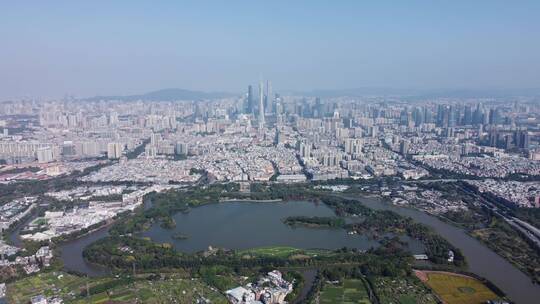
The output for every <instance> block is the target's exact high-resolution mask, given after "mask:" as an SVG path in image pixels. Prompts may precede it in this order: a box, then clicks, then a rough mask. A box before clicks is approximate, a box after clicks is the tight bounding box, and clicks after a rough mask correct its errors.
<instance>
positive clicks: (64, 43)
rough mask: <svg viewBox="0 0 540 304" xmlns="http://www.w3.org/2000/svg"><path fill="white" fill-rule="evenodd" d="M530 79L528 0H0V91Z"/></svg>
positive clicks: (534, 76)
mask: <svg viewBox="0 0 540 304" xmlns="http://www.w3.org/2000/svg"><path fill="white" fill-rule="evenodd" d="M261 78H264V79H270V80H271V81H272V84H273V87H274V90H275V91H279V90H315V89H344V88H363V87H388V88H408V89H411V88H412V89H440V88H452V89H463V88H482V89H485V88H538V87H540V1H538V0H533V1H497V0H489V1H487V0H486V1H484V0H475V1H470V0H466V1H460V0H451V1H450V0H449V1H442V0H441V1H438V0H430V1H427V0H426V1H413V0H410V1H398V0H395V1H360V0H357V1H345V0H341V1H317V0H310V1H300V0H299V1H279V0H274V1H257V0H252V1H234V0H229V1H226V0H223V1H204V0H200V1H136V0H132V1H99V0H93V1H54V0H48V1H9V0H0V100H2V99H9V98H25V97H40V98H54V97H63V96H65V95H73V96H78V97H83V96H95V95H129V94H137V93H144V92H148V91H152V90H157V89H163V88H183V89H191V90H203V91H228V92H242V91H244V90H245V89H246V87H247V85H248V84H250V83H251V84H256V83H257V82H258V81H259V79H261Z"/></svg>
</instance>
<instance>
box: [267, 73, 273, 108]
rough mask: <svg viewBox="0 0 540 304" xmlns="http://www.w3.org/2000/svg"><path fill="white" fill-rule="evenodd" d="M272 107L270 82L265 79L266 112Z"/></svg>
mask: <svg viewBox="0 0 540 304" xmlns="http://www.w3.org/2000/svg"><path fill="white" fill-rule="evenodd" d="M273 108H274V97H273V96H272V83H271V82H270V80H267V81H266V113H272V112H273Z"/></svg>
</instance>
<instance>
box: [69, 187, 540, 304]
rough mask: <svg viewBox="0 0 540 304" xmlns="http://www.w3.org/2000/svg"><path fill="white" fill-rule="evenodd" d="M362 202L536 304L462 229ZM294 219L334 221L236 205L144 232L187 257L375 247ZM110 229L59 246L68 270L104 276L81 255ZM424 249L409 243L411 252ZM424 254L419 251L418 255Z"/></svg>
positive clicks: (539, 291)
mask: <svg viewBox="0 0 540 304" xmlns="http://www.w3.org/2000/svg"><path fill="white" fill-rule="evenodd" d="M351 198H354V199H358V200H359V202H360V203H362V204H364V205H365V206H367V207H370V208H373V209H379V210H381V209H384V210H391V211H394V212H396V213H398V214H401V215H404V216H409V217H411V218H413V219H414V220H415V221H417V222H419V223H422V224H425V225H427V226H430V227H432V228H433V229H434V230H436V231H437V233H439V234H440V235H441V236H443V237H444V238H446V239H447V240H448V241H450V242H451V243H452V244H453V245H454V246H456V247H458V248H460V249H461V251H462V252H463V254H464V256H465V257H466V259H467V262H468V264H469V271H470V272H472V273H475V274H477V275H479V276H482V277H484V278H486V279H488V280H490V281H491V282H493V283H494V284H495V285H497V286H498V287H499V288H500V289H501V290H502V291H503V292H505V293H506V294H507V295H508V296H509V297H510V299H512V300H513V301H515V302H516V303H538V299H540V286H538V285H535V284H533V283H532V282H531V280H530V279H529V277H527V276H526V275H525V274H524V273H523V272H521V271H520V270H519V269H517V268H516V267H514V266H513V265H511V264H510V263H509V262H507V261H506V260H504V259H503V258H501V257H500V256H499V255H497V254H496V253H494V252H493V251H491V250H490V249H489V248H487V247H486V246H484V245H483V244H482V243H480V242H479V241H477V240H476V239H474V238H472V237H470V236H469V235H467V234H466V233H465V231H463V230H462V229H460V228H457V227H454V226H452V225H450V224H448V223H445V222H443V221H441V220H439V219H437V218H436V217H433V216H430V215H428V214H426V213H424V212H421V211H418V210H414V209H409V208H403V207H397V206H393V205H391V204H389V203H385V202H383V201H381V200H380V199H379V198H375V197H365V196H355V197H351ZM292 215H304V216H333V215H334V214H333V212H332V210H331V209H329V208H328V207H326V206H325V205H322V204H319V205H317V204H314V203H311V202H287V203H247V202H232V203H222V204H212V205H205V206H202V207H197V208H193V209H192V210H191V211H190V212H189V213H187V214H183V213H180V214H176V215H174V219H175V221H176V224H177V226H176V228H175V229H172V230H166V229H162V228H160V227H159V225H157V224H156V225H154V226H152V228H151V229H150V230H148V231H146V232H144V233H143V235H145V236H149V237H151V238H152V239H153V240H155V241H156V242H167V243H171V244H174V246H175V247H176V248H177V249H178V250H181V251H184V252H195V251H198V250H204V249H206V248H207V247H208V246H209V245H212V246H216V247H225V248H233V249H245V248H251V247H261V246H273V245H287V246H294V247H300V248H329V249H332V248H339V247H343V246H347V247H357V248H361V249H367V248H369V247H371V246H376V245H377V242H376V241H374V240H370V239H368V238H366V237H365V236H360V235H348V234H346V233H345V232H344V231H343V230H339V229H335V230H333V229H310V228H303V227H299V228H291V227H289V226H287V225H285V224H283V223H282V222H281V220H282V219H283V218H284V217H287V216H292ZM107 229H108V228H105V229H103V230H100V231H98V232H96V233H93V234H90V235H87V236H85V237H83V238H81V239H78V240H75V241H71V242H67V243H65V244H63V245H61V248H62V251H63V253H62V259H63V260H64V263H65V265H66V268H68V269H71V270H76V271H79V272H84V273H87V274H89V275H96V274H102V273H106V271H104V270H103V269H101V268H98V267H95V266H94V265H89V264H87V263H85V262H84V260H83V259H82V255H81V252H82V250H83V248H84V246H86V245H87V244H90V243H91V242H93V241H94V240H97V239H99V238H101V237H104V236H105V235H106V234H107ZM175 232H180V233H183V234H187V235H188V236H189V238H188V239H185V240H174V239H172V235H173V234H174V233H175ZM420 248H421V246H420V247H418V244H417V243H414V242H411V251H412V252H413V253H416V251H419V249H420ZM420 251H421V250H420Z"/></svg>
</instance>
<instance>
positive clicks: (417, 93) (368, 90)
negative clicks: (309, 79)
mask: <svg viewBox="0 0 540 304" xmlns="http://www.w3.org/2000/svg"><path fill="white" fill-rule="evenodd" d="M288 93H290V94H293V95H298V96H310V97H322V98H330V97H340V96H349V97H362V96H403V97H410V98H438V97H448V98H490V97H493V98H501V97H513V96H540V88H524V89H501V88H491V89H489V88H488V89H431V90H425V89H396V88H383V87H365V88H355V89H336V90H313V91H307V92H300V91H291V92H288Z"/></svg>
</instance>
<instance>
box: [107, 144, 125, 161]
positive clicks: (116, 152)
mask: <svg viewBox="0 0 540 304" xmlns="http://www.w3.org/2000/svg"><path fill="white" fill-rule="evenodd" d="M123 150H124V145H122V144H121V143H108V144H107V157H108V158H109V159H119V158H120V157H121V156H122V151H123Z"/></svg>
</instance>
